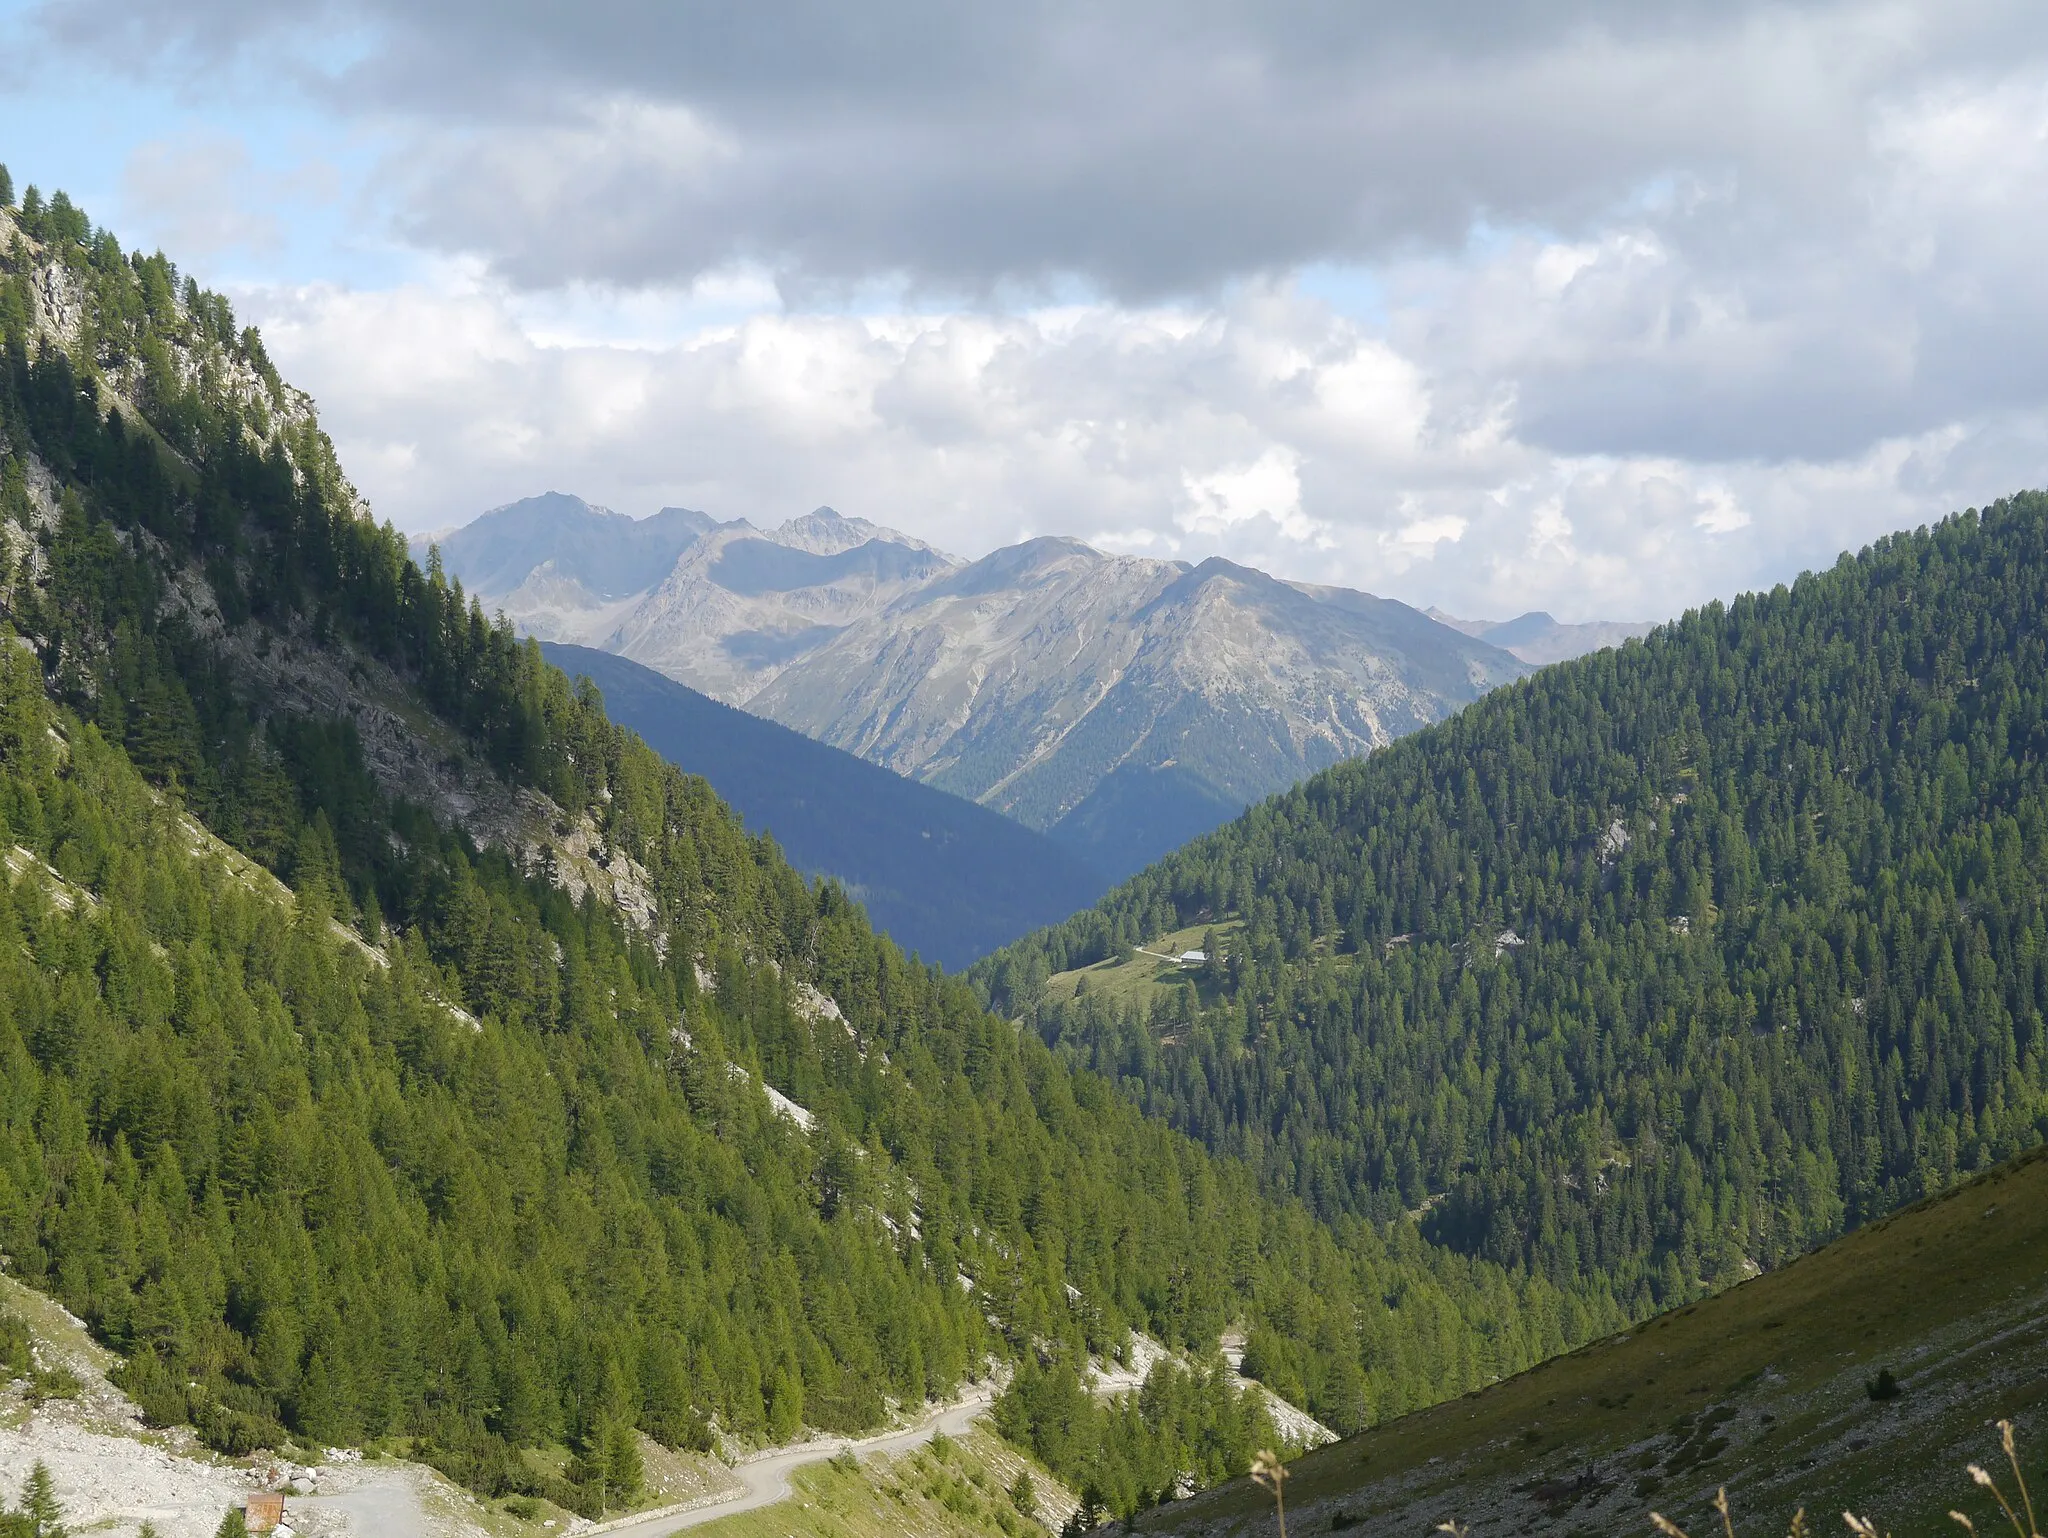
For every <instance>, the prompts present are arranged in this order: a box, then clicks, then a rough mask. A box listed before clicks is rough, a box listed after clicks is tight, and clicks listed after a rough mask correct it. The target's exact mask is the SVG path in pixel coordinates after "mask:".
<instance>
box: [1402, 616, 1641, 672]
mask: <svg viewBox="0 0 2048 1538" xmlns="http://www.w3.org/2000/svg"><path fill="white" fill-rule="evenodd" d="M1423 612H1424V613H1425V614H1427V615H1428V616H1429V617H1430V618H1431V619H1433V620H1435V621H1436V622H1437V623H1438V624H1440V625H1448V626H1450V627H1451V629H1453V630H1455V631H1457V632H1459V634H1461V635H1469V636H1475V637H1477V638H1479V639H1480V640H1483V641H1485V642H1487V643H1488V644H1489V645H1493V646H1498V647H1500V648H1501V650H1503V651H1509V652H1513V653H1514V654H1515V655H1516V656H1517V657H1520V658H1521V659H1522V660H1523V661H1524V662H1529V663H1536V664H1539V665H1541V664H1543V663H1549V662H1564V661H1567V660H1569V659H1570V658H1573V657H1583V656H1585V654H1586V653H1587V652H1593V651H1600V650H1602V649H1604V648H1606V647H1609V646H1619V645H1621V644H1622V643H1623V642H1624V641H1633V640H1635V639H1637V638H1638V637H1641V636H1646V635H1648V634H1649V633H1650V632H1651V631H1652V630H1654V629H1656V628H1657V627H1656V626H1655V625H1650V624H1637V623H1624V622H1621V621H1616V620H1594V621H1592V622H1591V623H1589V624H1584V625H1565V624H1560V623H1559V622H1558V621H1557V620H1554V619H1552V618H1551V617H1550V616H1549V615H1548V614H1545V613H1544V612H1543V611H1542V610H1540V609H1532V610H1530V611H1529V612H1528V613H1527V614H1519V615H1517V616H1515V618H1513V619H1453V618H1452V617H1451V616H1450V615H1448V614H1446V613H1444V612H1443V611H1442V610H1441V609H1434V608H1432V609H1425V610H1424V611H1423Z"/></svg>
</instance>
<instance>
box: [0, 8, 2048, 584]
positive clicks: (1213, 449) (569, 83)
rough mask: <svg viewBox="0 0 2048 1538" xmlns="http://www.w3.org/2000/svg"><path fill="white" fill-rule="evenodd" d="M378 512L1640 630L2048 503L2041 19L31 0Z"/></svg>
mask: <svg viewBox="0 0 2048 1538" xmlns="http://www.w3.org/2000/svg"><path fill="white" fill-rule="evenodd" d="M0 160H4V161H5V162H6V163H7V164H8V166H9V167H10V169H11V170H12V173H13V176H14V179H15V182H16V185H17V187H22V186H25V185H27V184H28V183H30V182H35V183H38V184H39V185H41V186H42V187H43V189H44V190H45V191H46V192H47V191H50V190H53V189H55V188H57V187H63V188H65V189H66V190H68V191H69V192H70V193H71V194H72V196H73V197H74V199H75V200H77V201H78V202H79V203H81V204H82V205H83V206H84V207H85V208H86V210H87V211H88V213H89V214H91V215H92V217H93V218H94V219H95V220H96V221H97V222H99V223H101V224H103V225H105V226H107V227H108V228H110V229H112V230H113V231H114V233H115V234H116V235H117V236H118V237H120V239H121V240H122V242H123V243H124V245H128V246H141V247H144V248H157V247H161V248H162V249H163V250H164V251H165V252H167V253H168V254H169V255H170V256H171V257H172V259H173V260H174V261H176V262H177V263H178V264H179V266H180V268H181V270H183V271H186V272H190V273H192V274H194V275H195V276H197V277H198V278H199V279H200V281H201V282H203V283H205V284H207V285H208V286H210V287H214V288H217V289H219V290H221V291H222V292H224V293H226V294H228V295H229V296H230V298H231V299H232V300H233V302H234V304H235V307H236V311H237V313H238V315H239V316H240V317H241V318H242V319H243V320H245V321H253V322H255V323H256V324H258V325H259V326H261V327H262V329H263V332H264V336H265V339H266V343H267V345H268V347H269V350H270V352H271V354H272V356H273V357H274V358H275V359H276V361H277V362H278V364H279V366H280V368H281V369H282V370H283V371H284V373H285V375H286V377H287V378H289V379H290V380H292V381H293V382H294V383H295V384H298V385H299V386H301V387H302V388H305V389H307V390H308V391H310V392H311V393H312V394H313V396H314V398H315V399H316V401H317V402H318V404H319V407H320V411H321V416H322V420H323V422H324V423H325V425H326V426H327V428H328V430H329V432H330V433H331V434H332V435H333V437H334V439H335V442H336V446H337V448H338V449H339V451H340V454H341V458H342V463H343V464H344V466H345V467H346V468H347V470H348V472H349V473H350V475H351V477H352V478H353V479H354V480H355V482H356V484H357V486H358V487H359V488H360V490H361V491H362V492H363V493H364V495H365V496H366V497H367V498H368V500H369V501H370V503H371V505H372V507H373V508H374V509H375V511H376V512H377V514H378V515H379V516H380V517H385V518H389V519H391V520H393V521H395V522H396V523H397V524H398V525H399V526H400V527H402V528H404V529H406V530H408V531H412V532H424V531H431V530H436V529H443V528H448V527H451V526H454V525H457V524H460V523H463V522H466V521H467V520H468V519H470V518H472V517H474V516H475V515H476V514H477V513H479V512H480V511H482V510H484V509H486V508H489V507H492V506H496V505H499V504H501V503H504V502H507V501H510V500H513V499H515V498H518V497H522V496H526V495H530V494H533V493H536V492H540V491H544V490H550V489H553V490H561V491H569V492H574V493H576V494H578V495H580V496H583V497H585V498H586V499H588V500H590V501H592V502H596V503H600V504H603V505H606V506H610V507H613V508H616V509H618V510H620V511H622V512H626V513H631V514H634V515H636V516H641V515H645V514H647V513H651V512H653V511H654V510H656V509H657V508H659V507H662V506H664V505H680V506H688V507H696V508H701V509H703V510H704V511H707V512H710V513H712V514H714V515H716V516H718V517H721V518H733V517H746V518H749V519H751V520H753V521H754V522H755V523H757V524H763V525H771V524H774V523H778V522H780V521H782V520H783V519H784V518H787V517H790V516H793V515H795V514H798V513H802V512H805V511H808V510H809V509H810V508H812V507H815V506H818V505H820V504H830V505H831V506H834V507H836V508H838V509H839V510H840V511H841V512H844V513H848V514H853V515H858V516H861V517H866V518H869V519H872V520H874V521H875V522H878V523H882V524H886V525H889V526H891V527H894V528H898V529H901V530H904V531H906V532H908V533H911V534H914V535H916V536H918V537H920V538H922V539H925V540H928V541H930V542H931V543H933V544H936V545H938V546H940V547H942V548H944V549H948V550H951V551H954V552H957V553H959V554H961V555H965V556H970V557H971V556H977V555H980V554H983V553H985V552H987V551H988V550H991V549H993V548H995V547H997V546H1000V545H1004V544H1008V543H1012V542H1014V541H1016V540H1018V539H1021V538H1025V537H1029V536H1034V535H1042V534H1063V535H1072V536H1076V537H1079V538H1081V539H1085V540H1088V541H1089V542H1091V543H1093V544H1095V545H1097V546H1099V547H1101V548H1104V549H1107V550H1112V551H1117V552H1124V553H1132V554H1144V555H1155V556H1171V557H1175V558H1179V559H1184V560H1200V559H1204V558H1206V557H1209V556H1213V555H1220V556H1224V557H1227V558H1229V559H1232V560H1237V561H1241V562H1244V563H1246V564H1249V565H1254V566H1258V567H1261V568H1264V569H1266V570H1269V571H1272V572H1274V573H1276V574H1278V575H1280V576H1284V577H1291V578H1297V579H1305V580H1312V581H1318V582H1335V583H1343V584H1346V585H1349V586H1354V587H1361V588H1365V589H1368V590H1370V591H1373V592H1378V593H1382V594H1386V595H1388V596H1392V597H1397V598H1401V599H1404V600H1407V601H1409V602H1411V603H1416V604H1418V605H1421V604H1432V603H1433V604H1437V605H1440V606H1441V607H1443V608H1444V609H1446V610H1448V611H1450V612H1452V613H1455V614H1460V615H1465V616H1477V617H1502V616H1506V615H1511V614H1514V613H1517V612H1520V611H1521V610H1523V609H1528V608H1544V609H1548V610H1550V611H1551V612H1552V613H1554V614H1556V615H1557V616H1558V617H1560V618H1562V619H1567V620H1579V619H1594V618H1607V619H1661V618H1665V617H1669V616H1671V615H1673V614H1676V613H1678V612H1679V611H1680V610H1682V609H1683V608H1685V607H1687V606H1690V605H1692V604H1696V603H1699V602H1702V601H1705V600H1707V599H1711V598H1715V597H1727V596H1731V595H1733V594H1734V593H1736V592H1739V591H1742V590H1745V589H1750V588H1756V587H1768V586H1770V585H1772V584H1774V583H1777V582H1781V581H1788V580H1790V579H1792V578H1793V577H1795V576H1796V575H1797V574H1798V573H1799V572H1801V571H1802V570H1807V569H1812V568H1816V567H1820V566H1824V565H1827V564H1829V563H1831V562H1832V561H1833V560H1834V559H1835V558H1836V556H1837V555H1838V553H1839V552H1841V551H1842V550H1844V549H1850V548H1855V547H1857V546H1860V545H1861V544H1863V543H1865V542H1867V541H1868V540H1870V539H1872V538H1875V537H1877V536H1879V535H1882V534H1884V533H1886V532H1889V531H1891V530H1895V529H1900V528H1910V527H1913V526H1915V525H1918V524H1921V523H1925V522H1928V521H1930V520H1932V519H1935V518H1938V517H1941V516H1943V515H1944V514H1946V513H1948V512H1950V511H1953V510H1955V509H1958V508H1961V507H1966V506H1975V505H1982V504H1984V503H1986V502H1989V501H1992V500H1995V499H1996V498H1997V497H1999V496H2001V495H2005V494H2008V493H2011V492H2013V491H2017V490H2021V489H2024V488H2029V487H2038V486H2042V485H2044V484H2048V260H2044V259H2043V258H2042V256H2041V254H2040V253H2041V251H2042V250H2043V249H2048V7H2043V6H2042V5H2040V4H2039V3H2038V0H2026V3H2019V0H1944V3H1942V4H1939V5H1935V4H1919V3H1867V4H1745V3H1742V0H1717V3H1713V4H1707V3H1698V4H1695V3H1691V0H1669V3H1664V4H1643V3H1641V0H1633V3H1606V0H1546V3H1537V0H1441V3H1437V4H1433V5H1427V6H1420V5H1414V4H1394V3H1389V0H1263V3H1257V4H1240V3H1231V0H1121V3H1115V4H1108V5H1105V4H1102V3H1101V0H1088V3H1081V0H1010V3H1006V4H1005V5H1002V6H962V5H959V4H957V3H938V0H866V3H865V4H863V5H860V6H849V5H846V4H844V3H843V0H836V3H829V4H828V3H825V0H774V3H767V0H580V3H579V4H577V5H574V6H566V5H560V4H542V3H535V0H493V3H489V4H486V3H482V0H406V3H404V4H399V3H395V0H311V3H305V4H299V5H294V6H277V5H273V4H265V3H259V0H178V3H176V4H172V3H168V0H0Z"/></svg>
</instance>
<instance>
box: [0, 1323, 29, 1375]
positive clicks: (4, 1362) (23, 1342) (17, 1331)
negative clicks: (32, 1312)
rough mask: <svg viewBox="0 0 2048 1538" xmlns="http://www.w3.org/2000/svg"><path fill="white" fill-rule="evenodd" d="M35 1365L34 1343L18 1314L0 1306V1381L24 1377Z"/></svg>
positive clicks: (25, 1324) (26, 1325) (26, 1326)
mask: <svg viewBox="0 0 2048 1538" xmlns="http://www.w3.org/2000/svg"><path fill="white" fill-rule="evenodd" d="M34 1366H35V1343H34V1341H33V1340H32V1338H31V1337H30V1335H29V1331H28V1324H27V1322H26V1321H25V1320H23V1319H22V1317H21V1316H20V1315H19V1314H16V1313H14V1312H13V1311H11V1310H9V1309H5V1308H0V1383H4V1382H6V1381H8V1380H9V1379H12V1378H26V1377H27V1376H28V1375H29V1373H30V1371H31V1370H32V1369H33V1368H34Z"/></svg>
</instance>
